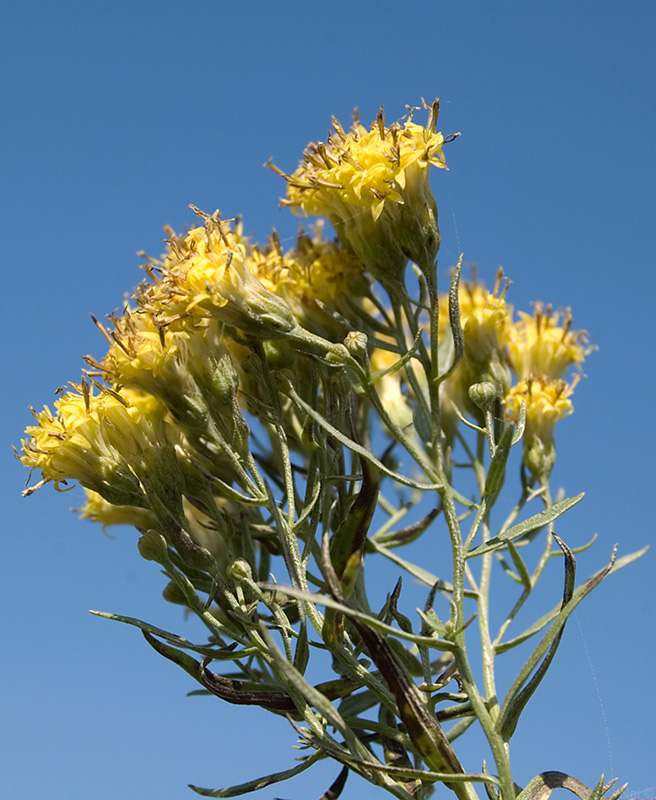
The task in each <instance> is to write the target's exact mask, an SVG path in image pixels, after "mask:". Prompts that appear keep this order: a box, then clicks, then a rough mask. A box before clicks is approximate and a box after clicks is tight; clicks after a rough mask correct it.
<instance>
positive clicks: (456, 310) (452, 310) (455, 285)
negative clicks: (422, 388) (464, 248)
mask: <svg viewBox="0 0 656 800" xmlns="http://www.w3.org/2000/svg"><path fill="white" fill-rule="evenodd" d="M462 260H463V253H461V254H460V258H459V259H458V263H457V264H456V268H455V269H454V270H453V275H452V276H451V283H450V285H449V327H450V328H451V336H452V337H453V360H452V361H451V366H450V367H449V368H448V369H447V371H446V372H445V373H444V374H443V375H440V376H439V378H438V379H437V381H438V383H442V382H443V381H445V380H446V379H447V378H448V377H449V375H451V373H452V372H453V370H454V369H455V368H456V367H457V366H458V363H459V362H460V360H461V359H462V356H463V353H464V352H465V337H464V335H463V332H462V326H461V324H460V300H459V297H458V294H459V289H460V273H461V272H462Z"/></svg>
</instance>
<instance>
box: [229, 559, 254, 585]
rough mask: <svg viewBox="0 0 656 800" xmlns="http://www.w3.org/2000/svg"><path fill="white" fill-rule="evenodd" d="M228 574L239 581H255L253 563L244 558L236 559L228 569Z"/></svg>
mask: <svg viewBox="0 0 656 800" xmlns="http://www.w3.org/2000/svg"><path fill="white" fill-rule="evenodd" d="M227 575H228V577H229V578H230V579H232V580H233V581H236V582H237V583H242V582H244V583H249V584H250V583H253V571H252V570H251V565H250V564H249V563H248V561H246V559H244V558H237V559H235V560H234V561H233V562H232V564H230V566H229V567H228V569H227Z"/></svg>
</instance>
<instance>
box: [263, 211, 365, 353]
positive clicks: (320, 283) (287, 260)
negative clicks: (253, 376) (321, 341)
mask: <svg viewBox="0 0 656 800" xmlns="http://www.w3.org/2000/svg"><path fill="white" fill-rule="evenodd" d="M322 234H323V224H322V221H319V222H318V223H317V224H316V225H315V226H314V227H313V229H312V230H311V231H310V232H309V233H307V232H306V231H305V230H304V229H303V228H301V230H300V232H299V235H298V238H297V243H296V247H295V248H293V249H292V250H290V251H288V252H287V253H283V251H282V249H281V247H280V242H279V240H278V238H277V236H276V235H275V234H274V235H273V236H272V237H270V239H269V244H268V246H267V247H265V248H260V247H255V248H253V249H252V250H251V252H250V262H251V268H252V270H253V273H254V274H255V276H256V277H257V279H258V280H259V281H260V282H261V283H262V284H263V286H265V287H266V288H267V289H269V290H270V291H272V292H275V293H276V294H278V295H280V296H281V297H283V298H284V299H285V301H286V302H287V303H288V304H289V307H290V308H291V310H292V312H293V314H294V316H295V317H296V318H297V319H298V320H299V321H300V322H301V323H302V324H303V326H304V327H306V328H308V329H309V330H313V331H314V332H315V333H320V334H321V335H324V336H328V337H329V338H332V337H334V336H338V335H339V334H340V333H342V328H341V327H336V326H335V324H334V322H333V320H332V319H331V318H330V312H329V311H324V308H326V307H328V309H332V310H336V311H338V312H339V313H340V314H341V315H342V316H347V317H352V316H353V313H352V310H351V308H350V306H349V304H348V303H346V302H345V300H344V298H345V296H346V294H347V293H348V295H349V299H350V301H351V303H353V302H354V301H356V302H357V296H358V292H361V287H356V291H355V293H354V286H355V283H354V279H358V278H359V279H360V280H361V281H362V280H365V281H366V279H363V278H362V276H363V273H364V269H365V267H364V264H363V263H362V262H361V261H360V260H359V259H357V258H356V257H355V256H354V255H353V253H351V252H350V251H348V250H346V248H345V247H344V246H343V245H342V244H341V243H340V242H339V241H334V240H333V241H330V240H325V239H324V238H323V235H322Z"/></svg>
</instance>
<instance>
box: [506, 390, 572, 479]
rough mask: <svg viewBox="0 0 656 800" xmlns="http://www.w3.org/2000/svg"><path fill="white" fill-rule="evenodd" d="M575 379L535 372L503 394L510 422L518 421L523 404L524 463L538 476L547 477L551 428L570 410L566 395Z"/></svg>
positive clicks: (551, 448) (551, 455)
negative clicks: (568, 380)
mask: <svg viewBox="0 0 656 800" xmlns="http://www.w3.org/2000/svg"><path fill="white" fill-rule="evenodd" d="M576 383H577V379H576V378H575V379H574V380H573V381H572V382H571V383H569V384H568V383H567V382H566V381H563V380H553V379H551V378H548V377H547V376H545V375H537V376H535V377H532V378H529V379H527V380H524V381H521V382H520V383H519V384H517V386H513V388H512V389H511V390H510V392H509V393H508V395H507V396H506V409H507V416H508V420H509V421H510V422H515V423H516V422H518V420H519V417H520V412H521V407H522V404H525V405H526V428H525V431H524V464H525V466H526V467H527V468H528V470H529V471H530V472H531V474H532V475H533V476H534V477H536V478H537V479H538V480H543V479H545V478H547V477H548V476H549V473H550V472H551V470H552V468H553V465H554V463H555V460H556V448H555V444H554V428H555V427H556V423H557V422H558V420H561V419H563V418H564V417H567V416H569V415H570V414H571V413H572V412H573V411H574V406H573V405H572V401H571V400H570V397H571V395H572V393H573V391H574V387H575V386H576Z"/></svg>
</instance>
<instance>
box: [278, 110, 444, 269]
mask: <svg viewBox="0 0 656 800" xmlns="http://www.w3.org/2000/svg"><path fill="white" fill-rule="evenodd" d="M438 112H439V101H437V100H436V101H435V102H434V103H433V104H432V105H431V107H430V118H429V121H428V125H427V126H422V125H417V124H416V123H415V122H413V121H412V111H411V113H410V115H409V118H408V119H407V120H406V121H405V122H404V123H403V124H400V123H398V122H395V123H393V124H392V125H390V126H386V125H385V117H384V115H383V109H382V107H381V110H380V112H379V113H378V117H377V118H376V121H375V122H374V123H373V124H372V126H371V130H369V131H367V130H366V128H365V127H364V126H362V125H360V124H359V121H358V120H357V119H356V120H355V121H354V124H353V126H352V128H351V130H350V131H349V132H348V133H347V132H346V131H345V130H344V129H343V128H342V126H341V125H340V123H339V122H338V121H337V120H336V119H335V118H334V117H333V127H334V133H333V134H331V135H330V136H329V137H328V141H327V143H323V142H319V143H318V144H314V143H310V144H309V145H308V147H307V148H306V150H305V152H304V155H303V162H302V163H301V165H300V166H299V167H298V169H297V170H296V171H295V172H294V173H293V174H292V175H287V174H285V173H283V172H282V171H280V170H278V169H277V168H276V167H273V169H274V170H275V171H276V172H278V174H280V175H282V176H283V177H284V178H285V180H286V181H287V199H286V200H283V205H289V206H291V207H292V208H294V209H296V210H299V211H301V212H302V213H305V214H318V215H321V216H326V217H327V218H328V219H329V220H330V222H331V223H332V224H333V226H334V227H335V230H336V231H337V234H338V236H339V237H340V239H341V240H342V242H343V243H344V244H345V245H346V246H347V247H350V248H351V249H352V250H353V252H354V253H355V254H356V255H357V256H358V257H359V258H360V259H361V260H362V261H364V263H365V264H366V265H367V267H368V268H369V269H370V270H371V271H372V273H373V274H374V275H375V276H376V277H378V278H381V279H385V278H391V279H398V278H399V277H400V276H401V274H402V272H403V269H404V268H405V265H406V263H407V261H408V258H410V259H412V260H413V261H415V262H417V263H418V264H419V266H420V267H422V268H426V267H428V266H429V265H430V264H432V262H433V260H434V259H435V256H436V255H437V250H438V248H439V240H440V236H439V230H438V228H437V208H436V205H435V199H434V197H433V195H432V194H431V191H430V187H429V176H428V173H429V167H430V166H431V165H434V166H436V167H440V168H442V169H444V168H446V165H445V163H444V155H443V153H442V146H443V145H444V143H445V141H450V140H451V139H452V138H454V137H447V138H446V139H445V137H444V136H443V135H442V134H441V133H438V132H436V129H435V128H436V124H437V115H438ZM456 135H457V134H456Z"/></svg>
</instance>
